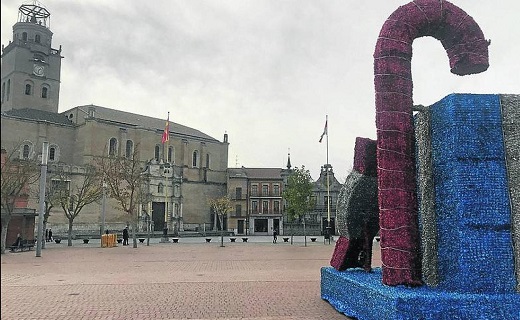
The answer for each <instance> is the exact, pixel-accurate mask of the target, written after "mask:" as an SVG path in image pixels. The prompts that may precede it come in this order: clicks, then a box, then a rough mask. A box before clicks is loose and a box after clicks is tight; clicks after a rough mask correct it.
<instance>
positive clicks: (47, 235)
mask: <svg viewBox="0 0 520 320" xmlns="http://www.w3.org/2000/svg"><path fill="white" fill-rule="evenodd" d="M45 242H49V229H45Z"/></svg>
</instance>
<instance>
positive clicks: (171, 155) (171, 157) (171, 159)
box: [168, 147, 175, 163]
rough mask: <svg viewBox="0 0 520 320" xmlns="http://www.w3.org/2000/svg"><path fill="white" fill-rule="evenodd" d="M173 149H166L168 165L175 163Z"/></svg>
mask: <svg viewBox="0 0 520 320" xmlns="http://www.w3.org/2000/svg"><path fill="white" fill-rule="evenodd" d="M173 151H174V150H173V147H168V163H175V158H174V152H173Z"/></svg>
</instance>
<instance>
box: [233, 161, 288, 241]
mask: <svg viewBox="0 0 520 320" xmlns="http://www.w3.org/2000/svg"><path fill="white" fill-rule="evenodd" d="M283 172H284V170H283V169H281V168H245V167H242V168H229V169H228V182H227V187H228V195H229V196H230V198H231V200H232V202H233V209H234V210H232V211H231V213H230V215H229V220H228V225H227V229H228V230H229V231H234V232H235V233H236V234H239V235H242V234H243V235H246V234H249V235H272V234H273V230H276V231H277V232H278V234H282V232H283V198H282V192H283V188H284V178H283Z"/></svg>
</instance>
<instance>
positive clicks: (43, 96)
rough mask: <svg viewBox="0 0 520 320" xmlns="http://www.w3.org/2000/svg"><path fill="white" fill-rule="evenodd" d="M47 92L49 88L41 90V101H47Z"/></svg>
mask: <svg viewBox="0 0 520 320" xmlns="http://www.w3.org/2000/svg"><path fill="white" fill-rule="evenodd" d="M48 92H49V88H47V87H43V88H42V98H43V99H47V95H48Z"/></svg>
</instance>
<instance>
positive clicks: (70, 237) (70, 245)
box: [67, 218, 74, 247]
mask: <svg viewBox="0 0 520 320" xmlns="http://www.w3.org/2000/svg"><path fill="white" fill-rule="evenodd" d="M73 221H74V219H70V218H69V232H68V235H67V246H69V247H72V222H73Z"/></svg>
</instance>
